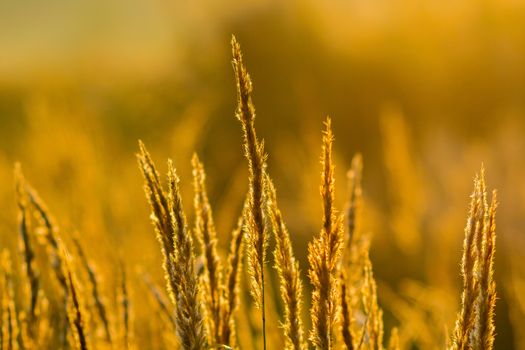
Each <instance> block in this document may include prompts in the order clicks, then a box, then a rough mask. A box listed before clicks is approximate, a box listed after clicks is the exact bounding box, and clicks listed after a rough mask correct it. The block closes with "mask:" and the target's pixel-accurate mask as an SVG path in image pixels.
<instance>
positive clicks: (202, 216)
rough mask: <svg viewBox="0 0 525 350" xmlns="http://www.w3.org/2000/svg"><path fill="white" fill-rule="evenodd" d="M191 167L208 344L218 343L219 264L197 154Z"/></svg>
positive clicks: (204, 175)
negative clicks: (206, 315)
mask: <svg viewBox="0 0 525 350" xmlns="http://www.w3.org/2000/svg"><path fill="white" fill-rule="evenodd" d="M191 162H192V166H193V186H194V191H195V200H194V205H195V236H196V237H197V239H198V240H199V243H200V246H201V251H202V256H203V260H204V276H203V285H204V288H205V291H204V292H205V293H204V296H205V301H206V309H207V314H208V315H210V317H208V320H207V321H208V322H207V324H208V337H209V343H210V344H219V343H220V334H219V328H220V322H221V319H220V318H221V305H220V297H221V285H220V284H221V281H222V267H221V264H220V259H219V255H218V254H217V234H216V232H215V225H214V223H213V216H212V209H211V207H210V203H209V201H208V194H207V192H206V173H205V172H204V166H203V164H202V163H201V162H200V160H199V158H198V156H197V154H194V155H193V158H192V160H191Z"/></svg>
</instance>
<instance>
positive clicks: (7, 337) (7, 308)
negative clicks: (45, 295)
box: [0, 250, 20, 350]
mask: <svg viewBox="0 0 525 350" xmlns="http://www.w3.org/2000/svg"><path fill="white" fill-rule="evenodd" d="M0 258H1V261H0V263H1V267H2V273H3V276H2V281H1V285H2V290H1V292H2V305H1V306H2V331H1V334H2V342H1V343H0V346H1V348H2V349H7V350H16V349H18V348H19V336H20V335H19V327H18V322H17V318H18V316H17V312H16V306H15V296H14V290H13V278H12V273H13V272H12V266H11V257H10V255H9V252H8V251H7V250H3V251H2V255H1V257H0Z"/></svg>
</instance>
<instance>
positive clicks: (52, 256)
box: [20, 181, 70, 347]
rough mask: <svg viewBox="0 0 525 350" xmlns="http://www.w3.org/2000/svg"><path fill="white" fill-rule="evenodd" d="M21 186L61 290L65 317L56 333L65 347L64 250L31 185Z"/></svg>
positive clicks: (66, 290)
mask: <svg viewBox="0 0 525 350" xmlns="http://www.w3.org/2000/svg"><path fill="white" fill-rule="evenodd" d="M21 184H22V185H23V186H21V188H20V189H21V190H23V191H25V196H26V197H27V199H28V202H29V203H30V205H31V209H32V211H34V213H35V214H36V216H37V217H38V218H39V219H40V221H41V225H43V236H44V239H45V244H46V248H47V249H46V251H47V255H48V258H49V261H50V264H51V268H52V269H53V272H54V274H55V277H56V280H57V281H58V283H59V285H60V287H61V289H62V299H63V300H62V308H63V311H64V314H65V315H66V316H65V317H63V314H59V318H61V322H63V324H60V326H59V329H58V332H56V333H58V336H59V341H60V343H61V346H62V347H66V346H67V341H68V339H67V333H68V329H69V327H68V319H67V312H68V299H69V289H70V288H69V286H68V280H67V276H66V274H65V273H64V271H65V267H64V264H65V262H64V258H63V252H62V250H63V249H64V248H63V247H62V243H61V241H60V238H59V232H58V225H56V223H55V220H54V218H53V217H52V215H51V213H50V212H49V210H48V209H47V205H46V204H45V203H44V201H43V200H42V199H41V198H40V196H39V195H38V193H37V192H36V191H35V190H34V189H33V188H32V187H31V185H30V184H29V183H28V182H27V181H24V182H22V183H21Z"/></svg>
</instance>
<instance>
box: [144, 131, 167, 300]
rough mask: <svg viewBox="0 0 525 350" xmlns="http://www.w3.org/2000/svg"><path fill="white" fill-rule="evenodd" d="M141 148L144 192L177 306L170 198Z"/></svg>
mask: <svg viewBox="0 0 525 350" xmlns="http://www.w3.org/2000/svg"><path fill="white" fill-rule="evenodd" d="M139 148H140V153H139V154H137V160H138V163H139V168H140V171H141V172H142V176H143V177H144V192H145V194H146V198H147V199H148V202H149V204H150V207H151V216H150V218H151V222H152V224H153V227H154V229H155V234H156V236H157V239H158V241H159V242H160V245H161V251H162V256H163V262H162V267H163V269H164V273H165V274H164V276H165V278H166V285H167V290H168V294H169V296H170V299H171V301H172V302H173V303H174V304H176V298H175V294H174V293H175V287H174V286H173V285H172V280H171V278H170V268H169V264H170V257H171V255H173V253H174V249H175V245H174V237H175V232H174V231H173V225H172V224H171V215H170V211H169V207H168V198H167V194H166V193H165V191H164V190H163V188H162V185H161V183H160V178H159V174H158V172H157V170H156V168H155V164H154V163H153V160H152V159H151V156H150V155H149V153H148V151H147V149H146V147H145V146H144V144H143V143H142V141H139Z"/></svg>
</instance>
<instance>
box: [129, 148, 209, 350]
mask: <svg viewBox="0 0 525 350" xmlns="http://www.w3.org/2000/svg"><path fill="white" fill-rule="evenodd" d="M140 151H141V152H140V154H139V155H138V156H137V158H138V162H139V167H140V169H141V171H142V174H143V176H144V182H145V185H144V189H145V192H146V197H147V198H148V201H149V203H150V206H151V210H152V214H151V219H152V223H153V226H154V228H155V231H156V234H157V238H158V240H159V241H160V243H161V249H162V253H163V256H164V263H163V267H164V270H165V272H166V274H165V277H166V281H167V289H168V292H169V295H170V298H171V300H172V302H173V303H174V305H175V313H176V316H175V320H176V323H177V327H176V331H177V335H178V340H179V344H180V346H181V348H183V349H188V350H197V349H202V348H204V347H206V344H207V341H206V334H205V331H204V328H203V316H202V314H201V310H200V304H199V300H198V295H199V286H198V277H197V275H196V274H195V271H194V266H195V256H194V252H193V240H192V237H191V234H190V232H189V231H188V228H187V223H186V217H185V215H184V211H183V207H182V199H181V196H180V189H179V178H178V176H177V174H176V171H175V168H174V166H173V162H172V161H171V160H168V192H167V193H166V192H164V191H163V189H162V185H161V184H160V179H159V175H158V172H157V170H156V169H155V165H154V163H153V161H152V159H151V157H150V156H149V153H148V152H147V150H146V148H145V147H144V145H143V144H142V142H140Z"/></svg>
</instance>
